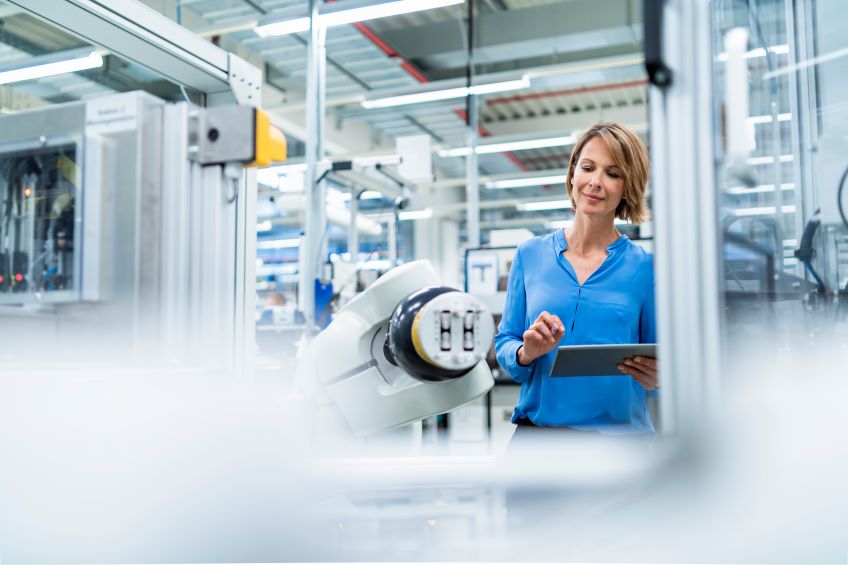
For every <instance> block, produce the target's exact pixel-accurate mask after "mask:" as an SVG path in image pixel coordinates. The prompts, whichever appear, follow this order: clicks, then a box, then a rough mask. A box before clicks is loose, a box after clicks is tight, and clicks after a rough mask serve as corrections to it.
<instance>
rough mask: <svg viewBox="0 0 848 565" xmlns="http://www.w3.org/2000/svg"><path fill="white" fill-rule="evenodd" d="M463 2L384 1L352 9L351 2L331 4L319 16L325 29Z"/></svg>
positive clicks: (445, 0)
mask: <svg viewBox="0 0 848 565" xmlns="http://www.w3.org/2000/svg"><path fill="white" fill-rule="evenodd" d="M464 2H465V0H384V1H382V2H379V1H378V2H374V0H368V1H367V3H363V2H359V4H360V5H359V6H356V7H353V6H351V4H353V3H352V2H344V3H339V4H331V5H330V6H329V7H328V8H327V11H326V13H323V14H321V15H320V16H319V20H320V22H321V25H323V26H326V27H332V26H338V25H344V24H352V23H355V22H362V21H365V20H376V19H378V18H386V17H389V16H399V15H401V14H409V13H410V12H420V11H422V10H432V9H435V8H444V7H446V6H455V5H456V4H462V3H464Z"/></svg>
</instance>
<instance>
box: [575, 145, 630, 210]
mask: <svg viewBox="0 0 848 565" xmlns="http://www.w3.org/2000/svg"><path fill="white" fill-rule="evenodd" d="M571 185H572V192H571V198H572V201H573V204H574V211H575V212H578V213H583V214H590V215H593V216H606V215H612V216H613V217H615V209H616V208H618V204H619V203H620V202H621V199H622V197H623V196H624V176H623V172H622V170H621V169H620V168H619V167H618V166H617V165H616V164H615V161H613V159H612V155H611V154H610V152H609V149H608V148H607V145H606V143H604V141H603V140H602V139H601V138H600V137H593V138H592V139H590V140H589V141H588V142H587V143H586V145H584V146H583V150H582V151H581V152H580V156H579V158H578V159H577V166H576V167H575V168H574V176H573V177H572V178H571Z"/></svg>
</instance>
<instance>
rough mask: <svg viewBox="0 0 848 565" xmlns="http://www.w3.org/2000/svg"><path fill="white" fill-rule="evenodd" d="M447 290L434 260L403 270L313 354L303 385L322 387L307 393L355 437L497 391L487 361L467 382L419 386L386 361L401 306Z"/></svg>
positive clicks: (314, 345) (381, 283) (313, 346)
mask: <svg viewBox="0 0 848 565" xmlns="http://www.w3.org/2000/svg"><path fill="white" fill-rule="evenodd" d="M440 284H441V281H440V279H439V276H438V275H437V274H436V272H435V270H434V269H433V267H432V265H431V264H430V263H429V262H428V261H413V262H410V263H407V264H404V265H401V266H399V267H396V268H395V269H392V270H391V271H389V272H388V273H386V274H385V275H383V276H382V277H380V278H379V279H378V280H377V281H376V282H375V283H374V284H373V285H371V286H370V287H369V288H368V289H367V290H366V291H364V292H363V293H361V294H360V295H359V296H357V297H356V298H354V299H353V300H351V301H350V302H349V303H348V304H347V305H346V306H345V307H344V308H342V309H341V310H340V311H339V312H338V313H337V314H336V316H335V319H334V320H333V322H332V323H331V324H330V325H329V326H328V327H327V328H326V329H325V330H324V331H323V332H321V333H320V334H318V335H317V336H316V337H315V338H314V339H313V341H312V342H311V343H310V344H309V346H308V347H307V348H306V351H305V353H304V356H303V358H302V360H301V362H300V364H299V366H298V381H299V382H301V383H314V385H315V386H314V387H311V386H310V385H309V384H306V385H305V388H313V390H312V392H313V393H314V394H315V395H316V396H317V397H318V398H319V399H321V400H323V401H324V403H325V404H326V403H332V404H334V405H335V406H336V408H338V410H339V412H340V413H341V415H342V416H343V418H344V420H345V421H346V422H347V424H348V425H349V426H350V428H351V430H352V431H353V432H354V433H355V434H357V435H368V434H373V433H376V432H381V431H385V430H389V429H391V428H395V427H398V426H402V425H404V424H409V423H412V422H416V421H419V420H421V419H423V418H426V417H429V416H433V415H436V414H443V413H446V412H448V411H450V410H452V409H454V408H458V407H460V406H463V405H465V404H468V403H470V402H472V401H473V400H475V399H476V398H479V397H480V396H482V395H484V394H485V393H486V392H488V391H489V390H490V389H491V388H492V386H494V379H493V378H492V373H491V370H490V369H489V367H488V365H487V364H486V361H485V360H482V361H480V362H479V363H478V364H477V365H476V366H474V368H473V369H471V371H469V372H468V373H467V374H465V375H464V376H462V377H459V378H455V379H452V380H448V381H444V382H422V381H419V380H416V379H414V378H413V377H411V376H410V375H408V374H407V373H405V372H404V371H403V370H401V369H400V368H399V367H397V366H395V365H392V364H390V363H389V362H388V361H386V360H385V357H384V356H383V344H384V342H385V339H386V332H387V329H388V324H389V319H390V318H391V316H392V312H393V311H394V309H395V307H396V306H397V305H398V304H399V303H400V302H401V301H402V300H403V299H404V298H405V297H406V296H407V295H409V294H410V293H412V292H414V291H416V290H419V289H421V288H424V287H427V286H438V285H440ZM483 314H484V315H488V312H486V311H484V312H483Z"/></svg>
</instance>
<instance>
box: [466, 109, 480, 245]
mask: <svg viewBox="0 0 848 565" xmlns="http://www.w3.org/2000/svg"><path fill="white" fill-rule="evenodd" d="M479 103H480V100H479V97H478V96H476V95H474V94H469V95H468V130H467V141H466V144H467V145H468V147H469V149H470V150H471V152H470V153H469V154H468V157H466V159H465V194H466V201H467V203H468V206H467V207H466V220H467V228H466V229H467V231H468V243H467V246H468V247H469V248H471V249H473V248H475V247H480V187H479V185H478V181H477V174H478V171H479V167H478V165H477V138H478V135H477V123H478V118H479V111H478V110H479Z"/></svg>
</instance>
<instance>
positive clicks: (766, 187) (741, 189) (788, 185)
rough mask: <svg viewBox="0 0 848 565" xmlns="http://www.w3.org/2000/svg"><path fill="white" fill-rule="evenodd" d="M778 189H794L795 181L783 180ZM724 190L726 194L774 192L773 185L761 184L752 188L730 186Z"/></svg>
mask: <svg viewBox="0 0 848 565" xmlns="http://www.w3.org/2000/svg"><path fill="white" fill-rule="evenodd" d="M780 190H795V183H794V182H785V183H783V184H781V185H780ZM724 192H726V193H727V194H757V193H760V192H774V185H773V184H761V185H758V186H755V187H753V188H748V187H747V186H732V187H730V188H728V189H726V190H725V191H724Z"/></svg>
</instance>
